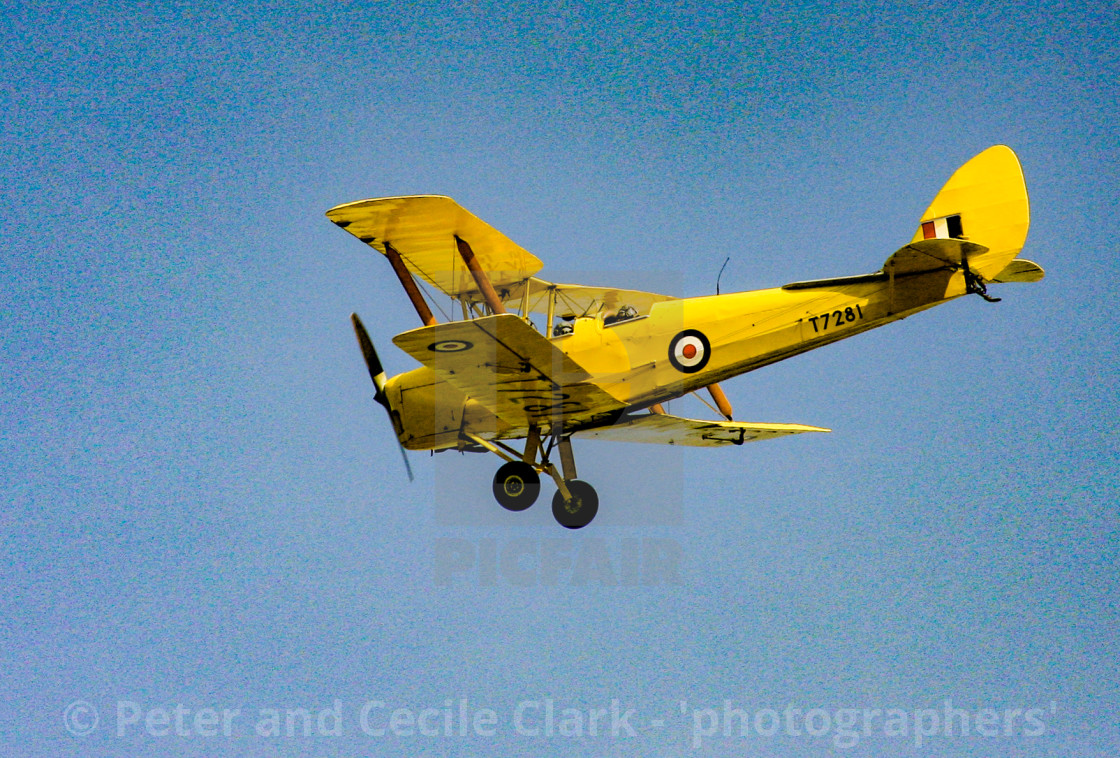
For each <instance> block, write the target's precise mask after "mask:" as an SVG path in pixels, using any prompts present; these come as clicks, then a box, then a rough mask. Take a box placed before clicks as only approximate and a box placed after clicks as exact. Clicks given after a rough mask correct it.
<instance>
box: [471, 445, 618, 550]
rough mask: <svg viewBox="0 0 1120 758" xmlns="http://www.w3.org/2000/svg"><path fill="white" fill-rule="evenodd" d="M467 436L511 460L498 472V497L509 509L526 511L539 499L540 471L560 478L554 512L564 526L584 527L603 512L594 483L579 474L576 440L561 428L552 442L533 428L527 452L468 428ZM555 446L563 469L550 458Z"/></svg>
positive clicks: (496, 493)
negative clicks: (543, 439)
mask: <svg viewBox="0 0 1120 758" xmlns="http://www.w3.org/2000/svg"><path fill="white" fill-rule="evenodd" d="M463 436H464V438H465V439H467V440H469V441H471V442H473V443H475V444H476V445H478V446H479V447H481V448H484V449H486V450H489V451H490V452H492V453H494V454H495V455H498V456H500V457H502V458H505V460H506V461H507V462H506V463H505V464H503V465H502V467H501V468H499V469H498V473H496V474H495V475H494V498H495V499H496V500H497V501H498V503H499V504H501V506H502V507H503V508H505V509H506V510H510V511H523V510H525V509H526V508H528V507H529V506H530V505H532V504H533V503H535V502H536V500H537V496H538V495H540V492H541V479H540V474H541V473H545V474H548V475H549V476H550V477H552V480H553V481H554V482H556V495H555V497H553V498H552V515H553V516H555V517H556V520H557V521H558V522H560V525H561V526H564V527H567V528H568V529H582V528H583V527H585V526H587V525H588V524H590V523H591V520H592V519H593V518H595V514H596V513H598V512H599V495H598V494H596V492H595V488H594V487H592V486H591V485H590V484H588V483H587V482H585V481H583V480H581V479H578V478H577V476H578V474H577V473H576V461H575V457H574V456H573V455H572V442H571V440H570V439H568V438H567V437H565V436H562V434H561V433H560V432H558V431H555V432H553V434H552V435H551V439H550V440H549V442H548V444H547V445H543V444H542V440H541V435H540V430H539V429H538V428H536V427H532V428H530V430H529V435H528V437H527V438H526V442H525V452H524V453H518V451H516V450H514V449H513V448H511V447H509V446H508V445H506V444H505V443H503V442H501V441H499V440H487V439H483V438H482V437H479V436H477V435H474V434H470V433H467V432H464V433H463ZM553 449H555V450H557V451H558V452H559V453H560V467H561V470H559V471H558V470H557V468H556V466H555V465H553V464H552V463H550V462H549V456H550V455H551V453H552V451H553ZM538 456H539V462H538ZM561 472H562V473H561Z"/></svg>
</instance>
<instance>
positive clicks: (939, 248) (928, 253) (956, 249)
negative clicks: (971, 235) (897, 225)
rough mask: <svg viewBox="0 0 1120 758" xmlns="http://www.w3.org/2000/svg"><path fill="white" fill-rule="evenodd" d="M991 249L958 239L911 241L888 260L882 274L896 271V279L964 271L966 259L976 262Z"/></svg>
mask: <svg viewBox="0 0 1120 758" xmlns="http://www.w3.org/2000/svg"><path fill="white" fill-rule="evenodd" d="M986 252H988V248H986V247H984V246H983V245H977V244H976V243H975V242H966V241H964V240H955V239H928V240H918V241H917V242H911V243H910V244H909V245H906V246H905V247H903V248H900V249H899V250H898V251H897V252H895V254H894V255H892V256H891V257H890V258H887V262H886V263H884V264H883V271H885V272H890V271H892V270H893V271H894V274H895V276H905V275H907V274H924V273H925V272H927V271H939V270H941V269H952V270H956V269H959V268H961V264H962V261H963V260H964V259H965V258H966V257H967V258H968V259H969V261H973V260H975V259H976V258H978V257H979V256H980V255H982V254H983V253H986Z"/></svg>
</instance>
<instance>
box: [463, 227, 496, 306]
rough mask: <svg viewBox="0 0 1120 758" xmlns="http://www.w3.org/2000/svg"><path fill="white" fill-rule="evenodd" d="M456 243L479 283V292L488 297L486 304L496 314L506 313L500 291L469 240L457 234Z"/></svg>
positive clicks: (464, 261) (476, 281)
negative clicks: (500, 298) (481, 263)
mask: <svg viewBox="0 0 1120 758" xmlns="http://www.w3.org/2000/svg"><path fill="white" fill-rule="evenodd" d="M455 245H456V246H457V247H458V248H459V255H461V256H463V263H465V264H467V268H468V269H469V270H470V272H471V276H473V277H474V283H475V284H477V285H478V290H479V292H481V293H482V297H484V298H485V299H486V304H487V305H489V306H490V312H491V313H495V314H497V313H505V312H506V307H505V306H504V305H502V301H501V300H499V299H498V293H497V292H495V291H494V285H492V284H491V283H490V277H488V276H487V275H486V272H485V271H483V270H482V266H480V265H478V259H477V258H475V257H474V250H471V246H470V245H468V244H467V241H466V240H465V239H463V238H462V237H460V236H458V235H456V236H455Z"/></svg>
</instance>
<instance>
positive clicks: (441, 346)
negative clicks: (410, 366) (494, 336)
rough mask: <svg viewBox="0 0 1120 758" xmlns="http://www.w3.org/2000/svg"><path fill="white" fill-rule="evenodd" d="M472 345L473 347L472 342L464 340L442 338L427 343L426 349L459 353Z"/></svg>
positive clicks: (436, 351)
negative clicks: (438, 340)
mask: <svg viewBox="0 0 1120 758" xmlns="http://www.w3.org/2000/svg"><path fill="white" fill-rule="evenodd" d="M472 347H474V344H473V343H470V342H467V341H466V340H442V341H440V342H433V343H432V344H430V345H428V349H429V350H431V351H432V352H433V353H461V352H463V351H464V350H470V349H471V348H472Z"/></svg>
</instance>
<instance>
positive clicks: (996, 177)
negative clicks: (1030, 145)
mask: <svg viewBox="0 0 1120 758" xmlns="http://www.w3.org/2000/svg"><path fill="white" fill-rule="evenodd" d="M1029 226H1030V204H1029V202H1028V200H1027V185H1026V183H1025V182H1024V181H1023V169H1022V167H1021V166H1020V165H1019V159H1018V158H1017V157H1016V156H1015V153H1014V152H1012V150H1011V148H1009V147H1006V146H1005V145H996V146H994V147H989V148H988V149H987V150H985V151H984V152H982V153H980V154H979V155H977V156H976V157H975V158H973V159H972V160H970V161H969V162H968V163H966V164H964V165H963V166H961V167H960V168H959V169H957V171H956V173H954V174H953V175H952V176H951V177H950V178H949V181H948V182H946V183H945V186H944V187H942V188H941V191H940V192H938V193H937V197H935V198H934V199H933V202H932V203H930V206H929V208H926V212H925V213H924V214H922V220H921V223H919V224H918V231H917V233H916V234H915V235H914V239H912V240H911V243H914V242H920V241H921V240H926V239H961V240H968V241H969V242H972V243H975V244H977V245H983V246H984V247H986V248H987V250H986V251H985V252H983V253H979V254H977V255H975V256H973V255H972V254H970V255H969V257H968V266H969V268H970V269H971V270H972V272H973V273H974V274H976V275H977V276H979V277H981V278H982V279H983V280H984V281H993V280H995V279H997V277H999V275H1000V273H1001V272H1003V271H1004V269H1006V268H1008V266H1010V264H1011V262H1012V261H1013V260H1015V257H1016V256H1017V255H1018V254H1019V252H1020V251H1021V250H1022V249H1023V244H1024V243H1025V242H1026V239H1027V229H1028V227H1029ZM1032 265H1033V264H1032ZM1035 268H1038V267H1037V266H1035ZM1039 271H1040V272H1041V269H1039ZM1039 278H1041V277H1039ZM1019 281H1022V279H1020V280H1019Z"/></svg>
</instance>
